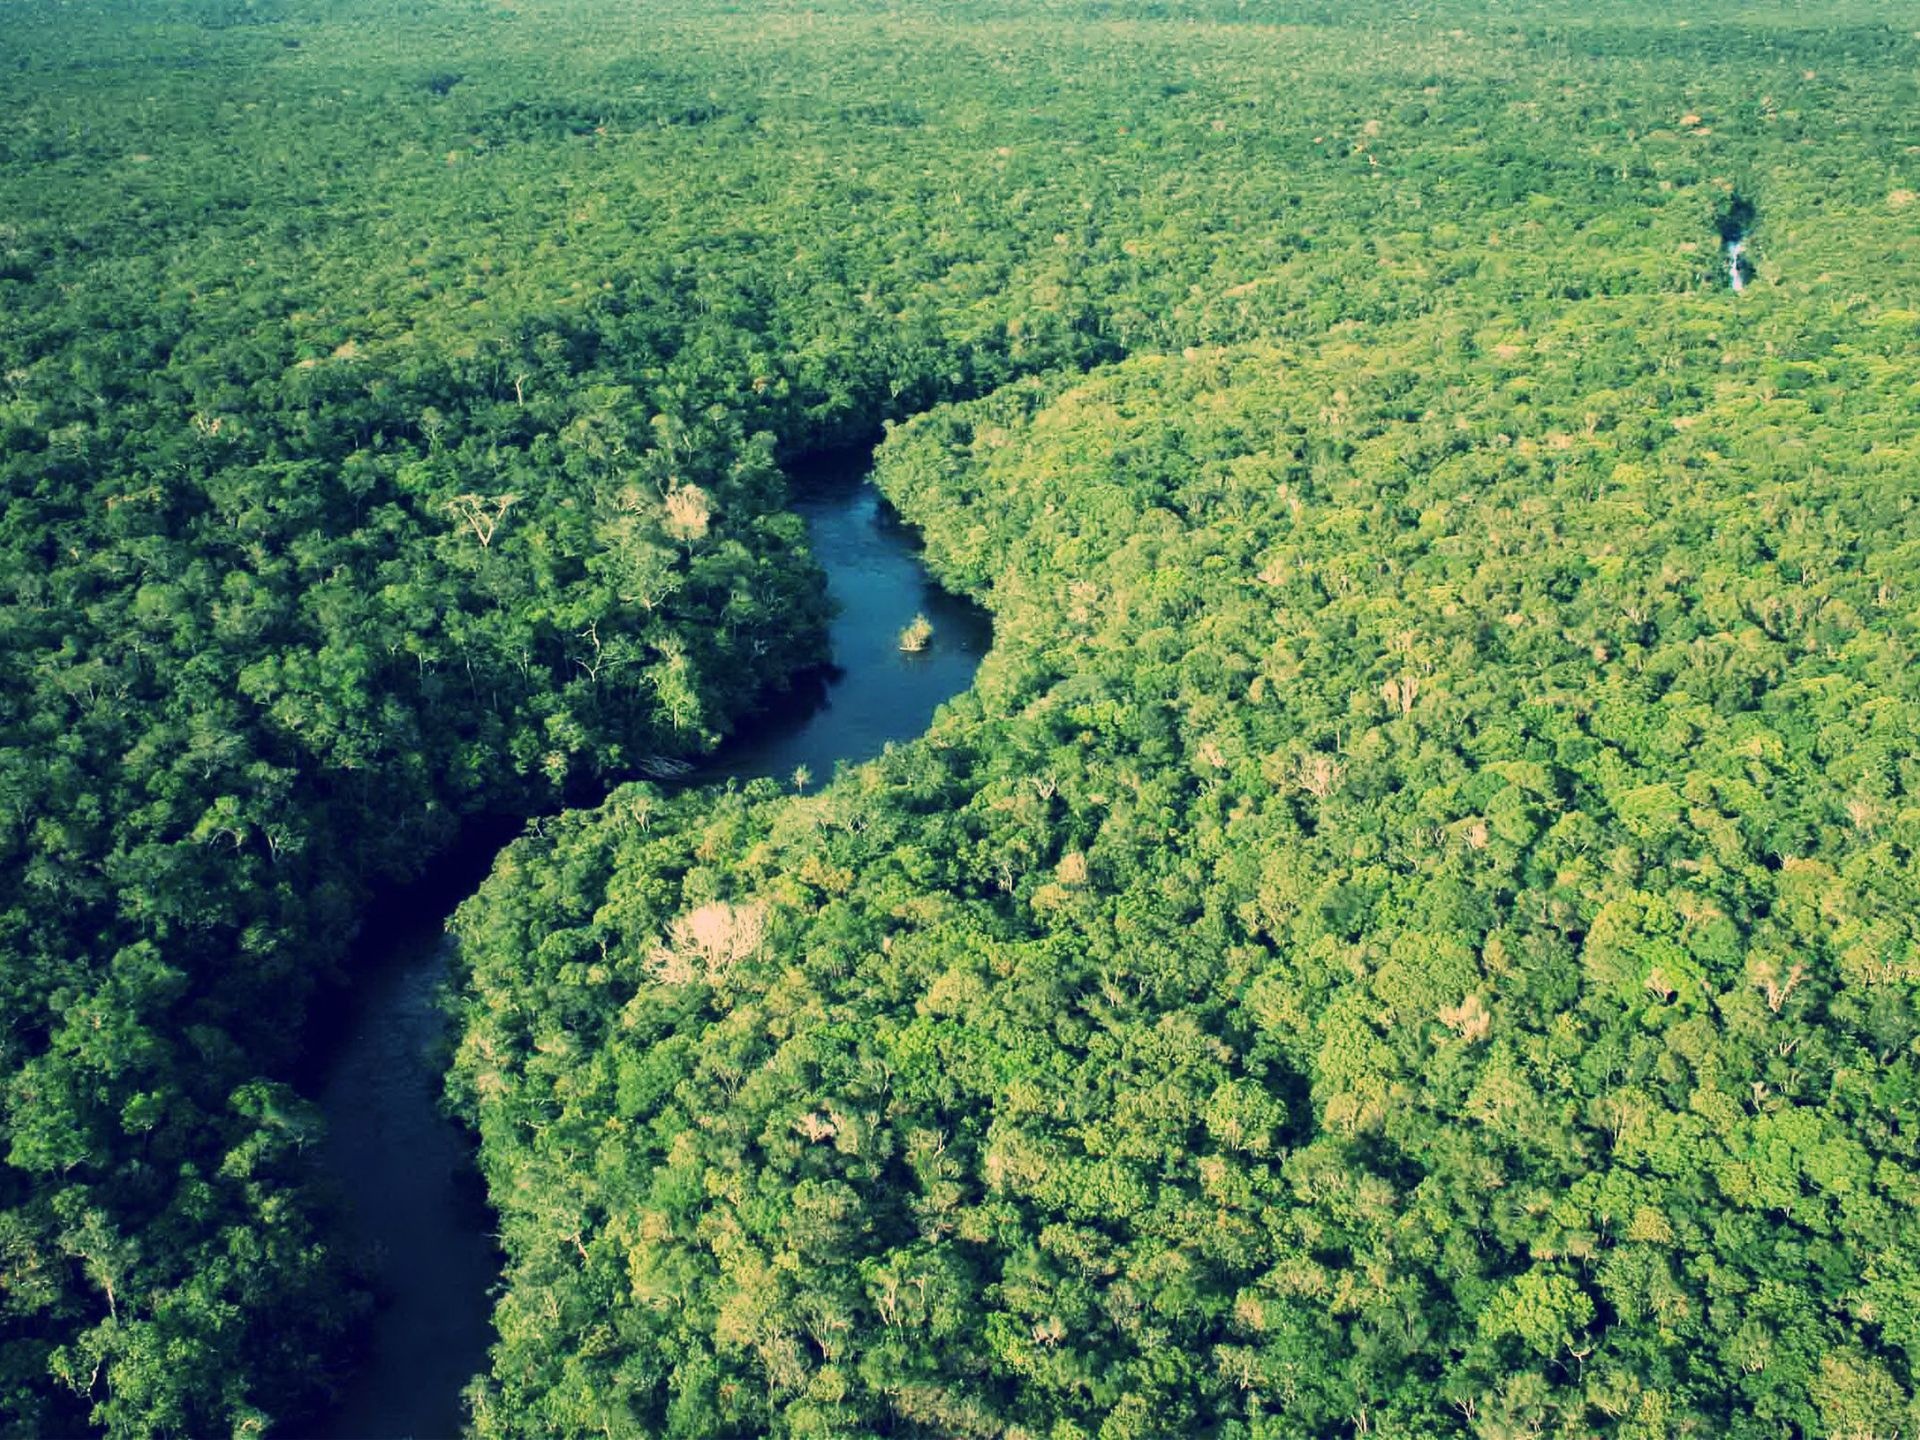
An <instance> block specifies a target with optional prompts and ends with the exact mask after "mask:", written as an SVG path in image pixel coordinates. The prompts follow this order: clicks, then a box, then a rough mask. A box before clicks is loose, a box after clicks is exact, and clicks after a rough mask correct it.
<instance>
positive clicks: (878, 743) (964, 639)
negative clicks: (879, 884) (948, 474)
mask: <svg viewBox="0 0 1920 1440" xmlns="http://www.w3.org/2000/svg"><path fill="white" fill-rule="evenodd" d="M868 463H869V459H868V457H867V456H866V455H865V454H864V453H860V454H854V455H847V456H840V457H830V458H825V459H821V460H816V461H813V462H809V463H806V464H804V465H801V466H798V467H796V468H795V470H794V472H793V474H794V498H793V508H794V509H795V510H796V511H798V512H799V513H800V514H801V515H803V516H804V517H805V518H806V520H807V524H808V526H809V528H810V530H811V532H812V541H813V553H814V554H815V555H816V556H817V557H818V558H819V561H820V563H821V566H822V567H823V568H824V569H825V570H826V573H827V584H828V588H829V589H830V590H831V592H832V594H833V598H834V599H835V601H836V602H838V605H839V614H838V616H837V617H836V618H835V620H834V621H833V625H832V642H833V658H834V664H835V667H836V668H835V669H834V670H833V671H831V672H830V673H827V674H822V675H815V676H811V677H807V678H806V679H804V680H803V681H801V682H800V683H798V684H796V686H795V687H794V690H793V692H792V693H791V694H790V695H788V696H785V697H783V698H782V699H781V700H780V702H779V703H778V704H777V705H776V706H775V707H774V708H773V709H772V710H770V711H769V712H768V713H767V714H765V715H763V716H762V717H760V718H759V719H758V720H756V721H754V722H753V723H752V724H750V725H749V726H747V727H745V728H744V729H743V730H742V732H741V733H740V734H739V735H737V736H736V737H735V738H734V739H733V740H732V741H730V742H729V743H728V744H727V746H726V747H725V748H724V749H723V750H722V751H721V752H720V753H719V754H717V755H716V756H715V757H714V758H713V759H712V760H710V761H709V762H707V763H705V764H703V765H702V766H701V767H700V769H699V770H698V771H697V772H695V774H693V775H692V776H690V777H688V779H689V782H690V783H698V782H718V781H722V780H725V779H727V778H729V777H738V778H740V779H751V778H754V777H756V776H772V777H775V778H779V779H782V780H785V779H788V778H790V777H791V776H792V774H793V772H794V770H795V768H796V767H799V766H805V767H806V768H807V769H808V770H809V771H810V772H811V773H812V775H813V779H814V783H815V784H820V783H824V782H825V781H827V780H828V779H830V778H831V777H832V775H833V769H834V765H835V764H836V763H837V762H839V761H849V762H857V761H860V760H866V759H870V758H872V757H873V756H875V755H877V754H879V753H880V751H881V749H882V748H883V747H884V746H885V745H886V744H887V742H889V741H892V740H905V739H909V738H911V737H913V736H916V735H918V734H920V733H921V732H922V731H923V730H925V729H926V727H927V723H928V722H929V721H930V720H931V719H932V718H933V713H934V711H935V710H936V709H937V708H938V707H939V705H940V703H941V702H942V701H943V700H946V699H948V698H949V697H951V696H953V695H955V694H958V693H959V692H960V691H962V690H964V689H965V688H966V687H967V686H968V685H969V684H971V683H972V680H973V674H974V671H975V670H976V669H977V668H978V666H979V664H980V657H981V656H982V655H984V654H985V653H986V650H987V646H988V643H989V642H990V640H991V638H992V628H991V624H990V622H989V620H988V617H987V615H986V612H985V611H983V610H981V609H979V608H978V607H976V606H974V605H972V604H970V603H968V602H967V601H965V600H961V599H959V598H957V597H955V596H952V595H949V594H947V593H946V592H945V591H943V590H941V589H939V587H937V586H936V585H935V584H934V583H933V581H932V579H931V578H930V577H929V576H928V575H927V573H926V571H925V570H924V569H922V568H921V565H920V562H919V558H918V547H917V544H916V542H915V539H914V536H913V533H912V532H911V531H910V530H909V529H907V528H906V527H905V526H903V525H902V524H901V523H900V522H899V520H898V519H897V518H895V517H894V515H893V514H892V512H891V510H889V509H888V507H887V506H886V504H885V502H884V501H882V500H881V498H880V495H879V493H878V492H877V491H876V490H875V489H874V488H873V485H872V483H871V481H870V480H869V479H868V478H867V467H868ZM916 613H922V614H925V615H926V617H927V618H928V619H929V620H931V621H932V622H933V638H932V640H931V642H930V643H929V644H928V646H927V648H926V649H925V650H924V651H922V652H921V653H919V654H906V653H903V652H902V651H901V650H900V648H899V643H898V637H899V634H900V631H901V629H902V628H903V627H905V626H906V625H907V624H908V622H909V621H911V620H912V619H913V617H914V615H915V614H916ZM516 828H517V827H515V826H512V825H508V824H506V823H504V822H503V823H498V824H494V825H492V826H486V825H482V826H480V827H478V829H477V832H476V833H475V834H473V835H470V836H469V837H468V838H467V839H466V840H464V841H463V842H462V844H461V845H460V847H459V848H458V850H457V852H456V853H455V854H453V855H450V856H448V857H447V858H446V859H445V860H444V861H442V862H441V863H440V864H438V865H436V866H435V867H434V868H433V870H432V871H431V872H430V873H429V874H428V875H427V876H426V877H424V878H423V879H422V880H421V882H420V883H418V884H416V885H413V886H410V887H408V888H407V889H406V890H405V891H403V892H401V893H399V894H397V895H395V896H392V897H389V898H388V899H387V900H385V901H383V902H382V903H381V904H380V905H378V906H377V907H376V908H375V910H374V911H373V913H372V915H371V916H370V917H369V920H368V923H367V927H366V930H365V932H364V934H363V936H362V939H361V940H360V942H359V944H358V945H357V946H356V949H355V954H354V957H353V961H352V965H351V973H352V974H353V976H354V984H353V990H352V992H351V995H350V996H349V997H348V998H347V1000H346V1001H345V1002H344V1007H343V1013H342V1014H341V1015H340V1016H338V1017H336V1019H335V1020H334V1021H333V1023H331V1024H329V1025H326V1026H324V1027H323V1028H324V1029H326V1030H328V1031H329V1032H330V1039H328V1040H327V1041H325V1042H323V1043H324V1044H326V1045H327V1046H329V1047H330V1048H329V1050H328V1053H327V1055H326V1058H325V1059H324V1061H323V1062H322V1065H321V1068H320V1069H319V1071H318V1074H319V1076H320V1090H319V1101H320V1105H321V1108H322V1109H323V1110H324V1111H325V1112H326V1116H327V1126H328V1134H327V1142H326V1145H325V1147H324V1149H323V1152H322V1155H321V1157H320V1159H321V1164H322V1165H323V1166H324V1167H325V1170H326V1172H327V1174H328V1176H329V1178H330V1180H331V1182H332V1183H333V1184H334V1186H335V1187H336V1189H337V1190H338V1192H339V1193H340V1195H341V1197H342V1199H343V1200H344V1201H345V1203H346V1205H347V1207H348V1209H349V1211H350V1212H351V1216H352V1221H353V1231H354V1233H353V1240H354V1242H355V1244H356V1245H357V1246H358V1249H359V1253H360V1255H361V1258H362V1259H363V1262H364V1264H365V1265H366V1267H367V1269H368V1271H369V1272H370V1273H371V1274H372V1276H373V1278H374V1283H375V1286H376V1288H377V1291H378V1296H379V1308H378V1310H377V1311H376V1313H375V1315H374V1318H373V1323H372V1327H371V1333H370V1336H369V1349H368V1352H367V1355H366V1357H365V1361H364V1363H363V1364H362V1365H361V1367H360V1368H359V1370H358V1371H357V1372H356V1373H355V1374H354V1375H353V1376H352V1377H351V1378H350V1380H349V1381H348V1383H347V1385H346V1387H345V1390H344V1394H343V1397H342V1402H341V1405H340V1407H339V1409H338V1410H337V1411H336V1413H335V1414H334V1415H333V1416H332V1417H330V1419H329V1420H328V1422H327V1423H326V1425H325V1427H324V1428H323V1429H322V1430H321V1431H320V1433H321V1434H324V1435H330V1436H337V1437H343V1440H347V1437H351V1440H398V1437H405V1436H415V1437H429V1436H451V1435H456V1434H458V1433H459V1431H460V1429H461V1426H462V1424H463V1421H464V1407H463V1405H462V1403H461V1392H462V1390H463V1389H464V1388H465V1387H466V1385H467V1383H468V1381H469V1380H470V1379H471V1378H472V1377H473V1376H474V1375H476V1374H478V1373H479V1372H480V1371H482V1370H484V1369H485V1368H486V1351H487V1346H488V1344H489V1343H490V1342H491V1340H492V1327H491V1323H490V1317H491V1309H492V1301H491V1298H490V1292H491V1290H492V1287H493V1286H494V1284H495V1283H496V1282H497V1281H498V1280H499V1277H500V1267H501V1256H500V1254H499V1251H498V1249H497V1248H496V1246H495V1242H494V1237H493V1229H494V1225H493V1215H492V1212H491V1211H490V1210H489V1209H488V1208H487V1204H486V1198H485V1194H484V1190H483V1187H482V1185H481V1183H480V1178H479V1175H478V1173H477V1172H476V1170H475V1168H474V1157H473V1142H472V1139H471V1137H470V1136H469V1135H468V1134H467V1132H466V1131H464V1130H463V1129H461V1127H460V1126H458V1125H456V1124H454V1123H453V1122H452V1121H450V1120H448V1119H446V1118H445V1117H444V1116H443V1115H442V1114H441V1113H440V1109H439V1097H440V1090H441V1077H442V1073H443V1071H444V1070H445V1068H446V1061H447V1057H448V1053H449V1049H450V1045H451V1036H450V1033H449V1026H448V1022H447V1016H446V1014H445V1012H444V1011H443V1010H442V1009H441V1008H440V1004H439V995H440V989H441V986H442V985H443V983H444V982H445V979H446V976H447V974H448V966H449V964H450V960H451V954H450V950H449V947H450V946H451V944H452V941H451V940H450V939H449V937H448V936H447V934H446V922H447V918H448V916H449V915H450V914H451V913H452V912H453V909H454V907H455V906H457V905H458V904H459V903H460V901H462V900H464V899H465V898H466V897H467V896H468V895H469V894H471V893H472V892H473V890H474V889H475V888H476V887H477V886H478V885H479V883H480V881H481V880H482V879H484V878H485V875H486V872H487V870H488V869H489V868H490V866H491V864H492V860H493V856H494V854H495V853H496V852H497V851H498V849H499V847H500V846H501V845H502V844H503V843H505V841H506V840H507V839H509V838H511V835H512V834H513V833H514V830H515V829H516Z"/></svg>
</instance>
